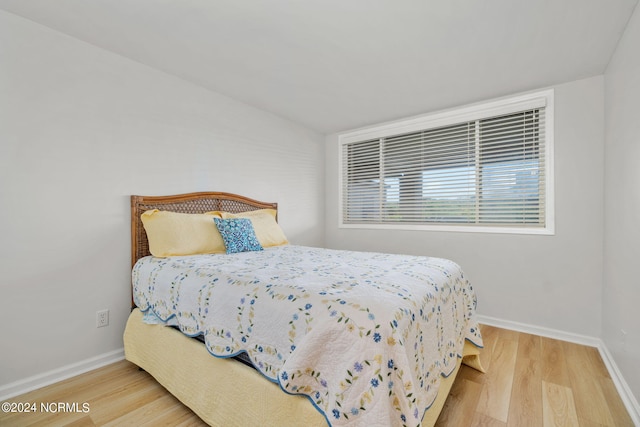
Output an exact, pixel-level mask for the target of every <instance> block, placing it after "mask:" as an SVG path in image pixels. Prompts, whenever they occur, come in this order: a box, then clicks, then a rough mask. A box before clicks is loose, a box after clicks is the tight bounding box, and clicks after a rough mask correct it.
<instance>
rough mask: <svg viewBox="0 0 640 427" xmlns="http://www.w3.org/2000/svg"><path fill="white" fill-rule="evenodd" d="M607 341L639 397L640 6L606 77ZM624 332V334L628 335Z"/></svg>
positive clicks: (605, 330) (605, 337)
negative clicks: (639, 162)
mask: <svg viewBox="0 0 640 427" xmlns="http://www.w3.org/2000/svg"><path fill="white" fill-rule="evenodd" d="M605 90H606V92H605V93H606V97H605V106H606V108H605V110H606V116H605V117H606V119H605V124H606V143H605V181H604V182H605V203H604V209H605V242H604V243H605V253H604V291H603V307H604V308H603V317H604V322H603V333H602V335H603V340H604V341H605V343H606V345H607V348H608V349H609V351H610V352H611V354H612V355H613V358H614V359H615V362H616V364H617V365H618V367H619V369H620V370H621V372H622V374H623V376H624V378H625V381H626V382H627V383H628V385H629V387H630V388H631V390H632V391H633V394H634V395H635V396H636V399H639V398H640V369H638V365H639V364H640V318H639V317H638V313H639V312H640V309H639V308H640V275H639V273H638V265H639V263H640V166H639V164H638V161H639V160H640V7H636V10H635V12H634V14H633V16H632V18H631V20H630V21H629V24H628V25H627V28H626V31H625V33H624V35H623V37H622V39H621V40H620V43H619V44H618V47H617V50H616V52H615V54H614V56H613V58H612V60H611V62H610V63H609V66H608V67H607V71H606V73H605ZM625 333H626V334H625Z"/></svg>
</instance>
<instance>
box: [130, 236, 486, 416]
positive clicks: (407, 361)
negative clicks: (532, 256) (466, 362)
mask: <svg viewBox="0 0 640 427" xmlns="http://www.w3.org/2000/svg"><path fill="white" fill-rule="evenodd" d="M133 289H134V299H135V302H136V304H137V305H138V307H139V308H140V309H141V310H142V311H146V312H147V313H154V314H155V315H156V316H157V317H159V318H160V319H161V320H162V321H167V320H169V319H171V321H172V323H176V324H178V325H179V327H180V329H181V330H182V332H183V333H185V334H188V335H192V336H194V335H200V334H203V335H204V337H205V343H206V346H207V348H208V350H209V352H210V353H212V354H213V355H215V356H218V357H231V356H234V355H237V354H238V353H241V352H246V353H247V354H248V355H249V357H250V358H251V360H252V362H253V364H254V365H255V367H256V368H257V369H258V370H259V371H260V372H261V373H262V374H264V375H265V376H266V377H267V378H269V379H270V380H272V381H274V382H278V383H279V384H280V386H281V388H282V389H283V390H285V391H286V392H288V393H293V394H304V395H306V396H308V397H309V399H310V400H311V401H312V402H313V404H314V405H315V406H316V408H317V409H319V410H320V411H321V412H322V413H323V414H324V415H325V417H326V418H327V421H328V423H329V424H330V425H333V426H343V425H350V426H352V425H353V426H376V425H380V426H418V425H420V421H421V419H422V417H423V415H424V413H425V411H426V410H427V409H428V408H429V407H430V405H431V404H432V403H433V401H434V400H435V398H436V395H437V393H438V386H439V383H440V380H441V378H442V376H447V375H449V374H450V373H451V372H452V371H453V370H454V369H455V366H456V362H457V360H456V359H457V358H458V357H460V355H461V353H462V348H463V345H464V341H465V339H466V340H469V341H471V342H472V343H474V344H476V345H478V346H481V345H482V338H481V336H480V332H479V330H478V325H477V322H476V320H475V306H476V297H475V294H474V292H473V289H472V287H471V285H470V283H469V282H468V281H467V279H466V278H465V276H464V274H463V272H462V270H461V269H460V267H459V266H458V265H457V264H455V263H454V262H452V261H449V260H445V259H440V258H427V257H416V256H405V255H390V254H380V253H367V252H351V251H338V250H327V249H318V248H309V247H302V246H293V245H286V246H279V247H274V248H269V249H265V250H264V251H259V252H244V253H239V254H232V255H221V254H214V255H198V256H185V257H170V258H154V257H146V258H143V259H141V260H140V261H138V263H137V264H136V265H135V267H134V269H133Z"/></svg>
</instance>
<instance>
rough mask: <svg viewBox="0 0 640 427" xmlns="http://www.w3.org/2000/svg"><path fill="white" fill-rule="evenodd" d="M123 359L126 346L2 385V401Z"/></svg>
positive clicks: (0, 386)
mask: <svg viewBox="0 0 640 427" xmlns="http://www.w3.org/2000/svg"><path fill="white" fill-rule="evenodd" d="M122 359H124V348H121V349H119V350H114V351H110V352H108V353H104V354H101V355H98V356H95V357H91V358H89V359H85V360H81V361H80V362H76V363H72V364H70V365H66V366H63V367H61V368H57V369H53V370H51V371H48V372H44V373H42V374H38V375H34V376H32V377H28V378H25V379H23V380H19V381H15V382H12V383H9V384H5V385H0V401H5V400H7V399H10V398H12V397H15V396H19V395H21V394H24V393H27V392H30V391H32V390H36V389H39V388H42V387H45V386H48V385H50V384H54V383H57V382H59V381H62V380H66V379H67V378H71V377H75V376H76V375H80V374H83V373H85V372H89V371H92V370H94V369H98V368H101V367H103V366H106V365H109V364H111V363H115V362H118V361H120V360H122Z"/></svg>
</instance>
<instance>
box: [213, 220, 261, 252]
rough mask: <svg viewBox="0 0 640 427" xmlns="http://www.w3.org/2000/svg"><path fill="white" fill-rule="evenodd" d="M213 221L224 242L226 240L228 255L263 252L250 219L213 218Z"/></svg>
mask: <svg viewBox="0 0 640 427" xmlns="http://www.w3.org/2000/svg"><path fill="white" fill-rule="evenodd" d="M213 221H214V222H215V223H216V227H218V231H219V232H220V235H221V236H222V240H224V246H225V248H226V249H227V253H228V254H235V253H238V252H249V251H261V250H262V246H261V245H260V242H259V241H258V238H257V237H256V232H255V231H254V229H253V224H251V220H250V219H247V218H236V219H220V218H213Z"/></svg>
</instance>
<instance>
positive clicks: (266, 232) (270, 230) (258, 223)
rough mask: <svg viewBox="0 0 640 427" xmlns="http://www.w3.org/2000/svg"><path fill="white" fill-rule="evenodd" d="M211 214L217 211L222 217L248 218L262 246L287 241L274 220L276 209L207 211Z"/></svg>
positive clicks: (276, 244)
mask: <svg viewBox="0 0 640 427" xmlns="http://www.w3.org/2000/svg"><path fill="white" fill-rule="evenodd" d="M209 213H211V214H214V213H219V214H220V215H222V219H233V218H248V219H250V220H251V224H252V225H253V230H254V231H255V232H256V237H257V238H258V241H259V242H260V245H262V247H263V248H268V247H271V246H280V245H286V244H288V243H289V241H288V240H287V237H286V236H285V235H284V232H283V231H282V228H280V226H279V225H278V223H277V222H276V214H277V212H276V210H275V209H259V210H257V211H248V212H241V213H238V214H232V213H230V212H209Z"/></svg>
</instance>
